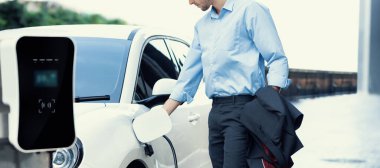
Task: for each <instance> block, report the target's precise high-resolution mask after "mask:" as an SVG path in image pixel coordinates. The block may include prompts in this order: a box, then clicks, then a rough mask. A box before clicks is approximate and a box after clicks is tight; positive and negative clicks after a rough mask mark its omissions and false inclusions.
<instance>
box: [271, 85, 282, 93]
mask: <svg viewBox="0 0 380 168" xmlns="http://www.w3.org/2000/svg"><path fill="white" fill-rule="evenodd" d="M272 88H273V89H274V90H275V91H276V92H278V93H280V92H281V88H280V87H278V86H272Z"/></svg>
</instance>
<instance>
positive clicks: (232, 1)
mask: <svg viewBox="0 0 380 168" xmlns="http://www.w3.org/2000/svg"><path fill="white" fill-rule="evenodd" d="M234 4H235V0H226V2H225V3H224V5H223V8H222V9H221V10H220V13H219V15H218V14H217V13H216V11H215V8H214V7H212V8H211V18H212V19H218V18H219V16H220V15H222V12H223V9H226V10H228V11H230V12H232V10H233V8H234Z"/></svg>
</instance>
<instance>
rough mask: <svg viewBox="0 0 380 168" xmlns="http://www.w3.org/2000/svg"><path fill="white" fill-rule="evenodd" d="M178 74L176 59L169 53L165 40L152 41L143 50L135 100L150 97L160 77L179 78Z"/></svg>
mask: <svg viewBox="0 0 380 168" xmlns="http://www.w3.org/2000/svg"><path fill="white" fill-rule="evenodd" d="M178 75H179V70H178V67H177V65H176V60H175V59H174V58H173V57H172V56H171V55H170V54H169V51H168V49H167V47H166V44H165V42H164V40H162V39H155V40H152V41H150V42H149V43H148V44H147V45H146V46H145V48H144V50H143V54H142V58H141V62H140V66H139V75H138V79H137V85H136V88H135V95H134V100H142V99H146V98H148V97H150V96H151V95H152V89H153V86H154V84H155V83H156V82H157V81H158V80H159V79H162V78H171V79H177V78H178Z"/></svg>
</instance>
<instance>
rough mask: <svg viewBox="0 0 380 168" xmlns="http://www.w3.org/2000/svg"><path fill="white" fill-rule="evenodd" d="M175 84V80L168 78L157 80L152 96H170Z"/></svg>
mask: <svg viewBox="0 0 380 168" xmlns="http://www.w3.org/2000/svg"><path fill="white" fill-rule="evenodd" d="M176 83H177V80H174V79H170V78H163V79H160V80H158V81H157V82H156V83H155V84H154V86H153V91H152V95H154V96H156V95H170V94H171V93H172V91H173V89H174V87H175V85H176Z"/></svg>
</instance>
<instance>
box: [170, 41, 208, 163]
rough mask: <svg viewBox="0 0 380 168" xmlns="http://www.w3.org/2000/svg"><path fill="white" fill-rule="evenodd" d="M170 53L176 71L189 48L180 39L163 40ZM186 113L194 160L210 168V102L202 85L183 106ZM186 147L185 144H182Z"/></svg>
mask: <svg viewBox="0 0 380 168" xmlns="http://www.w3.org/2000/svg"><path fill="white" fill-rule="evenodd" d="M165 42H166V44H167V45H168V48H169V51H170V53H171V54H172V55H173V56H174V57H175V58H176V60H177V61H176V63H177V66H178V69H180V70H181V69H182V66H183V64H184V62H185V60H186V56H187V53H188V51H189V46H188V45H187V44H186V43H184V42H183V41H182V40H180V39H175V38H167V39H165ZM183 108H184V109H185V110H186V111H187V115H188V117H187V118H188V122H189V123H190V124H191V125H192V128H191V130H190V131H191V132H192V135H194V136H195V138H194V140H195V141H194V142H193V143H194V149H193V151H192V153H193V155H194V158H195V159H196V160H197V162H198V163H199V167H204V168H206V167H212V165H211V160H210V158H209V154H208V115H209V112H210V110H211V100H210V99H209V98H208V97H207V96H206V94H205V87H204V83H203V82H201V83H200V84H199V87H198V90H197V93H196V94H195V96H194V99H193V102H192V103H191V104H185V105H183ZM183 145H186V144H183Z"/></svg>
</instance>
